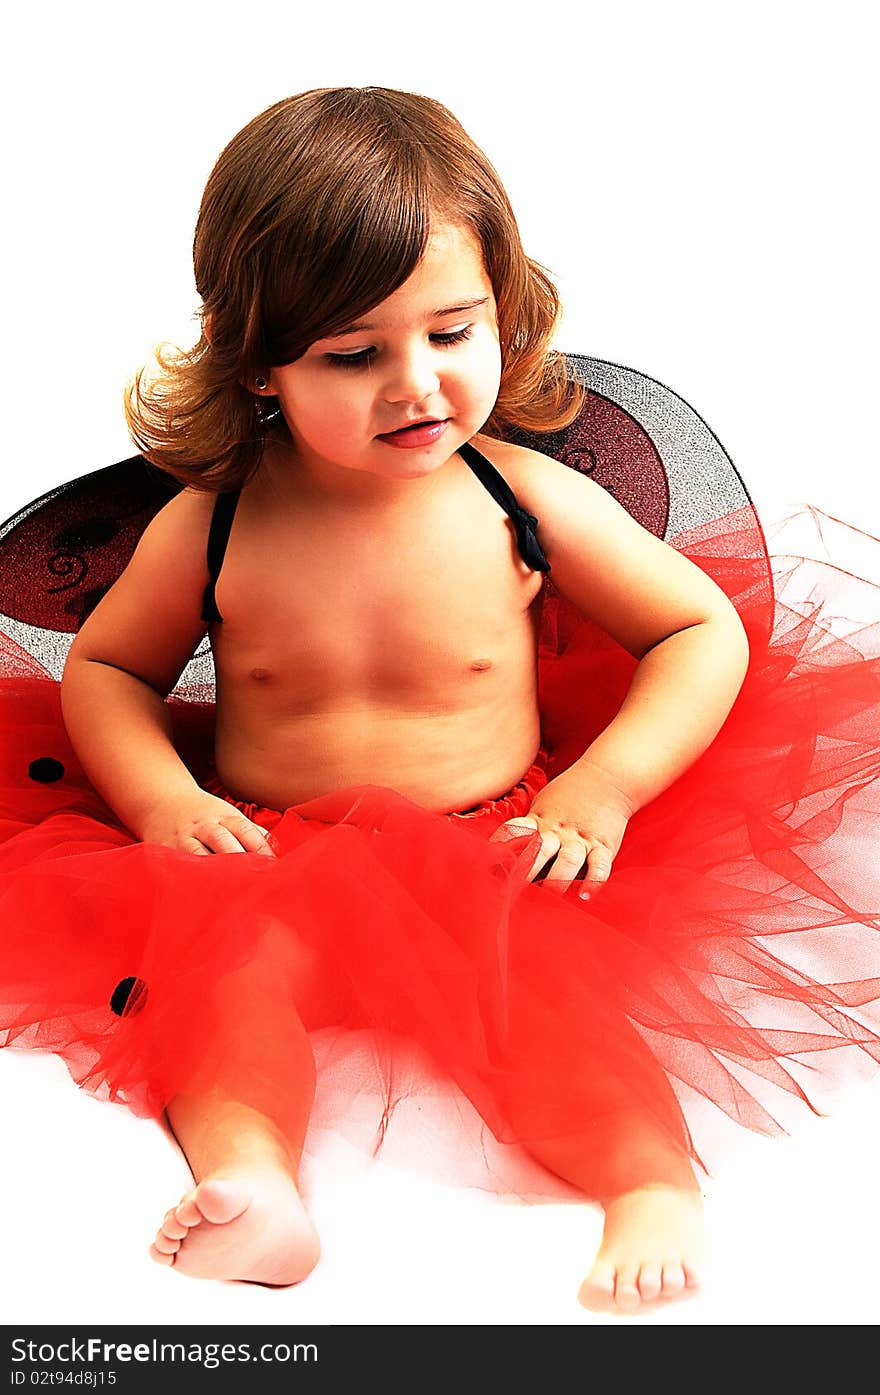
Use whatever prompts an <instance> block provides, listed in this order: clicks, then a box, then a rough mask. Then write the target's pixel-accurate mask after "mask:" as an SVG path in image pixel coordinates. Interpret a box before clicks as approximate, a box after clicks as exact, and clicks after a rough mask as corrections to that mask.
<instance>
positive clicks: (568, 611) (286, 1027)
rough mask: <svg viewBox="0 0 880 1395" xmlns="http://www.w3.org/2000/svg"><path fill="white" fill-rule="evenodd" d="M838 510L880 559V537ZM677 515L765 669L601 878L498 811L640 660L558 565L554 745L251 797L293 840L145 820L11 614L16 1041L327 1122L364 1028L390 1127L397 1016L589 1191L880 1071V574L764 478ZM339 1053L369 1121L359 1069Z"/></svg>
mask: <svg viewBox="0 0 880 1395" xmlns="http://www.w3.org/2000/svg"><path fill="white" fill-rule="evenodd" d="M810 517H812V518H813V519H815V517H816V515H815V514H812V515H810V516H809V517H808V516H807V515H802V516H800V517H799V518H798V519H796V520H795V522H796V523H800V524H803V523H804V522H809V518H810ZM790 522H791V521H789V526H790ZM824 523H825V526H826V527H828V526H830V525H831V524H832V523H833V521H832V520H828V519H827V518H826V519H825V520H824ZM841 527H843V528H844V532H845V533H847V535H848V537H849V539H850V540H851V541H853V542H855V543H858V544H859V545H860V546H861V547H862V548H863V553H862V556H863V557H864V560H865V562H866V563H867V565H868V567H869V568H870V567H871V566H873V567H876V568H878V574H880V567H878V556H880V541H877V540H876V539H873V538H869V537H866V536H865V535H862V534H856V531H855V530H852V529H849V530H848V529H846V528H845V527H844V526H843V525H841ZM841 536H842V535H841ZM672 545H673V546H675V547H676V548H677V549H678V550H679V551H681V552H683V553H684V554H685V555H687V556H688V557H690V559H691V560H692V561H693V562H695V563H696V564H697V565H698V566H700V567H701V568H703V570H705V571H706V572H707V573H708V574H709V575H710V576H712V577H713V578H714V579H715V580H716V581H717V582H718V584H719V585H720V586H722V588H723V589H724V590H725V591H726V593H727V595H728V596H729V597H730V599H731V600H732V601H733V603H734V605H735V606H736V609H737V610H738V612H739V614H740V617H741V618H742V620H743V623H744V625H745V627H746V630H747V633H748V637H749V641H750V647H751V659H750V664H749V669H748V673H747V676H746V679H745V682H744V684H743V687H742V689H741V691H740V693H739V696H738V697H737V699H736V702H735V704H734V706H733V708H732V710H731V712H730V714H729V716H728V718H727V720H726V721H725V723H724V726H723V727H722V729H721V731H720V732H719V734H718V735H717V737H716V738H715V740H714V741H713V742H712V744H711V745H710V747H709V748H708V750H707V751H706V752H705V753H704V754H703V755H702V756H701V757H700V758H699V759H698V760H697V761H696V762H695V763H694V764H693V765H692V766H691V767H690V769H689V770H687V771H686V772H685V773H684V774H683V775H682V776H681V777H680V778H679V779H678V780H676V781H675V783H674V784H673V785H671V786H670V787H669V788H668V789H667V790H666V791H664V792H663V793H662V794H661V795H659V796H658V797H657V798H656V799H654V800H653V801H652V802H651V803H650V804H648V805H646V806H645V807H644V808H642V809H640V810H639V811H638V812H637V813H636V814H634V816H633V817H632V819H631V820H630V822H629V824H628V827H627V830H626V833H625V836H624V840H623V844H622V846H621V848H620V850H619V852H618V854H617V857H616V859H615V862H614V865H613V869H612V872H611V876H610V879H609V880H608V882H607V883H606V884H605V885H604V886H603V887H602V888H601V889H600V890H599V891H598V892H597V893H594V894H593V896H592V897H591V899H589V900H583V899H581V898H580V897H579V896H578V890H579V887H580V882H578V881H576V882H575V883H574V884H573V885H572V887H571V888H570V889H569V890H568V891H567V892H566V893H565V894H564V895H559V894H558V893H554V892H552V891H550V890H549V889H547V888H545V887H544V886H543V884H542V882H543V876H539V877H538V878H537V879H536V880H534V881H530V880H529V872H530V870H531V868H532V866H533V864H534V861H535V857H536V854H537V852H538V849H539V845H540V839H539V836H538V834H537V833H536V832H534V830H528V829H526V830H523V829H522V828H520V829H519V830H517V828H516V826H515V824H514V825H510V826H506V827H504V828H502V825H503V824H505V823H506V821H507V820H511V819H514V820H515V819H516V818H517V817H521V816H523V815H526V814H527V813H528V810H529V807H530V804H531V801H532V800H533V799H534V797H535V795H536V793H537V792H538V790H539V789H540V788H542V786H543V784H544V783H546V781H547V779H552V778H553V776H554V775H555V774H558V773H559V772H560V771H562V770H564V769H566V768H567V767H568V766H569V765H570V764H571V763H572V762H573V761H574V760H576V759H577V758H578V756H579V755H581V754H582V752H583V751H584V750H585V749H586V747H587V746H588V745H589V744H590V743H591V742H592V740H593V739H594V738H595V736H597V735H598V733H599V732H600V731H602V730H603V729H604V727H605V726H607V724H608V722H610V721H611V719H612V718H613V717H614V715H615V713H616V712H617V710H618V709H619V707H620V704H621V702H622V701H623V699H624V697H625V695H626V691H627V688H628V686H629V683H630V680H631V678H632V675H633V673H634V671H635V668H636V661H635V660H634V659H633V658H632V657H631V656H630V655H629V654H627V653H626V652H625V651H624V650H623V649H621V648H620V646H619V645H617V644H616V643H615V642H614V641H613V640H611V639H610V638H609V637H608V636H607V635H605V634H603V633H602V632H601V631H600V630H598V628H597V627H596V626H594V625H593V624H592V623H590V622H588V621H586V620H584V619H583V617H582V616H580V615H579V613H578V612H577V611H575V609H574V608H573V607H572V606H570V605H569V604H568V603H567V602H565V601H564V600H563V599H562V598H561V597H560V596H559V594H558V593H557V592H556V591H555V589H554V588H553V586H552V582H551V581H550V580H549V579H548V581H547V582H546V586H547V592H546V595H545V603H544V611H543V618H542V624H541V632H540V648H539V655H538V660H539V701H540V706H541V717H542V747H541V751H540V753H539V755H538V758H537V760H536V762H535V764H534V765H533V766H532V767H531V768H530V769H529V770H528V771H526V772H524V774H523V777H522V779H521V781H520V782H519V784H517V785H516V786H515V787H514V789H513V790H511V791H509V792H507V793H506V794H505V795H504V796H503V797H500V798H498V799H495V800H491V801H487V802H486V803H485V804H483V805H480V806H478V807H477V808H475V809H472V810H468V811H461V813H460V814H440V813H435V812H431V811H428V810H426V809H424V808H422V807H420V806H418V805H416V804H414V803H412V802H410V801H409V800H408V799H406V798H404V797H403V796H401V795H400V794H399V793H397V792H396V791H395V790H393V789H390V788H385V787H381V786H376V785H363V786H357V787H353V788H348V789H344V790H336V791H334V792H333V793H332V794H328V795H327V796H324V797H321V798H317V799H312V800H308V801H306V802H305V803H302V804H296V805H292V806H291V807H290V808H288V809H285V810H283V811H279V810H274V811H273V810H267V809H265V808H261V807H259V806H256V805H253V804H239V805H238V807H240V808H243V809H244V811H245V813H246V814H247V815H248V816H249V817H250V818H251V819H253V820H254V821H255V822H257V823H260V824H261V825H262V826H263V827H265V828H266V829H268V830H269V831H270V845H271V847H272V849H273V850H274V852H275V853H276V856H275V857H274V858H269V857H266V856H263V855H260V854H257V853H239V854H235V855H229V854H227V855H215V856H213V857H204V856H194V855H193V854H191V853H186V852H182V851H177V850H174V849H171V848H166V847H163V846H160V845H155V844H144V843H140V842H138V841H136V840H135V839H134V838H133V837H132V835H131V834H130V833H129V831H128V830H127V829H126V828H125V827H124V826H123V825H122V824H121V823H120V821H119V820H118V819H117V818H116V817H115V815H114V813H113V811H112V810H111V809H110V808H108V807H107V805H106V804H105V803H103V802H102V800H101V798H100V797H99V796H98V794H97V793H96V792H95V790H94V789H93V788H92V787H91V785H90V784H89V782H88V781H87V779H86V778H85V775H84V774H83V772H82V769H81V767H80V765H79V763H78V761H77V758H76V754H75V752H74V750H73V749H72V747H71V745H70V742H69V741H68V739H67V736H66V734H65V729H64V725H63V722H62V719H61V713H60V703H59V685H58V683H57V681H56V680H55V679H53V678H52V677H51V676H49V675H48V674H47V673H46V672H45V670H43V669H42V668H41V667H40V666H39V665H38V664H37V662H36V661H35V660H34V659H33V658H32V657H31V656H30V654H29V653H27V652H26V651H25V650H24V649H22V648H20V647H19V646H18V645H17V644H15V643H14V641H13V640H12V639H6V641H5V643H4V646H3V649H2V660H0V916H2V926H3V932H2V950H0V1029H2V1035H0V1043H2V1044H4V1045H8V1046H13V1047H22V1048H36V1049H40V1050H46V1051H52V1052H55V1053H57V1054H58V1055H59V1056H60V1057H61V1058H62V1059H63V1060H64V1062H65V1063H66V1065H67V1067H68V1069H69V1071H70V1074H71V1075H72V1077H73V1079H74V1080H75V1081H76V1082H77V1084H78V1085H80V1086H81V1087H82V1088H84V1089H85V1090H88V1091H90V1092H91V1093H93V1094H94V1095H97V1096H99V1097H101V1098H104V1099H110V1100H115V1101H119V1102H121V1103H123V1104H125V1105H127V1106H128V1107H130V1108H131V1109H132V1110H134V1111H135V1112H136V1113H137V1114H140V1115H144V1116H159V1115H160V1114H161V1112H162V1111H163V1109H164V1108H165V1106H166V1105H167V1104H168V1102H169V1100H171V1099H172V1098H173V1097H174V1096H175V1095H176V1094H178V1093H179V1092H181V1091H189V1090H205V1089H211V1088H213V1087H218V1088H221V1089H223V1090H224V1091H228V1092H229V1093H230V1094H232V1095H233V1096H234V1097H236V1098H238V1099H241V1100H243V1101H244V1102H246V1103H248V1104H250V1105H252V1106H253V1107H254V1108H257V1109H259V1110H260V1111H261V1112H263V1113H266V1114H268V1115H269V1116H271V1117H273V1118H275V1119H276V1120H277V1121H278V1123H279V1124H280V1126H281V1127H283V1128H285V1129H289V1130H292V1131H296V1130H300V1131H301V1130H302V1128H303V1127H304V1116H305V1114H307V1112H308V1101H309V1090H310V1088H311V1086H310V1084H309V1081H308V1079H307V1077H308V1064H307V1061H306V1057H305V1056H304V1054H303V1050H302V1043H303V1041H305V1042H308V1041H309V1040H314V1039H317V1034H320V1033H323V1034H324V1037H323V1039H324V1040H326V1034H327V1033H328V1032H329V1033H330V1034H331V1036H332V1038H333V1040H334V1041H337V1042H342V1041H344V1040H345V1038H346V1034H348V1033H350V1034H351V1036H352V1038H357V1039H358V1040H362V1039H363V1034H364V1033H368V1034H370V1036H371V1038H372V1039H374V1040H375V1041H377V1042H379V1043H381V1050H377V1055H376V1060H377V1062H378V1061H381V1063H382V1064H381V1068H380V1073H381V1074H382V1077H383V1089H384V1103H383V1107H382V1109H381V1111H380V1114H381V1117H380V1118H379V1119H378V1120H377V1129H378V1133H379V1135H381V1134H382V1133H383V1131H384V1130H385V1129H386V1128H387V1125H388V1123H389V1120H390V1118H391V1115H392V1113H393V1110H394V1106H395V1103H396V1102H397V1101H398V1100H399V1099H400V1098H401V1096H402V1095H404V1094H409V1093H410V1092H411V1088H412V1085H411V1079H410V1078H409V1077H406V1084H405V1085H404V1084H402V1083H400V1081H398V1080H397V1079H396V1077H395V1074H394V1064H393V1063H394V1060H395V1043H398V1044H400V1046H401V1048H403V1047H404V1046H406V1044H409V1045H411V1046H412V1045H414V1046H415V1047H417V1048H418V1050H419V1051H420V1052H421V1053H422V1054H423V1057H424V1059H425V1061H427V1062H429V1063H430V1065H429V1067H428V1068H427V1070H426V1072H425V1074H424V1076H423V1078H422V1083H421V1086H420V1088H423V1089H424V1090H425V1091H426V1092H427V1091H430V1090H431V1089H432V1088H433V1087H434V1086H436V1085H437V1084H438V1082H454V1085H455V1086H456V1087H457V1089H458V1090H459V1091H462V1092H463V1093H464V1095H465V1096H466V1097H467V1098H468V1099H469V1100H470V1101H471V1103H472V1105H473V1106H474V1107H475V1109H476V1111H477V1112H478V1114H479V1116H480V1117H481V1118H482V1120H483V1121H485V1124H486V1125H488V1127H489V1129H490V1130H491V1132H492V1134H494V1136H495V1138H496V1139H498V1140H500V1141H501V1142H502V1143H508V1144H515V1145H520V1146H521V1147H522V1148H525V1149H526V1150H528V1151H529V1152H530V1153H532V1154H533V1155H534V1156H535V1157H537V1158H538V1159H539V1160H540V1161H541V1162H542V1163H543V1164H545V1165H546V1166H547V1167H549V1168H551V1169H553V1170H557V1171H560V1172H562V1173H563V1174H564V1175H566V1176H568V1177H569V1178H571V1177H572V1176H573V1175H574V1174H573V1168H572V1159H577V1167H578V1169H579V1170H578V1171H577V1173H576V1175H575V1177H574V1179H575V1180H576V1182H577V1184H578V1185H579V1186H582V1187H583V1189H584V1190H586V1191H588V1192H589V1193H590V1194H592V1195H594V1196H604V1195H606V1194H612V1193H613V1192H614V1191H616V1190H619V1189H622V1188H626V1187H627V1186H631V1185H639V1184H640V1183H643V1182H646V1181H673V1182H677V1181H681V1180H682V1175H683V1174H682V1168H683V1167H686V1168H687V1169H688V1173H690V1166H691V1163H692V1162H693V1161H694V1160H697V1161H700V1160H702V1161H703V1162H704V1163H705V1162H706V1160H707V1159H708V1161H709V1164H710V1165H711V1164H712V1163H713V1162H714V1161H715V1157H716V1155H715V1153H714V1151H713V1149H714V1145H715V1142H716V1141H717V1139H718V1138H720V1137H722V1136H723V1132H724V1130H722V1131H721V1132H719V1131H718V1130H717V1129H716V1128H715V1127H714V1125H713V1122H712V1121H713V1118H715V1119H718V1120H720V1119H721V1118H722V1116H724V1117H726V1118H727V1119H728V1120H730V1121H732V1122H733V1123H735V1124H737V1125H743V1126H745V1127H746V1128H749V1129H754V1130H759V1131H763V1132H774V1131H777V1130H778V1129H779V1128H780V1127H782V1126H783V1125H785V1126H788V1125H789V1124H790V1121H791V1119H792V1117H793V1114H792V1112H791V1109H792V1105H794V1106H795V1110H794V1114H796V1113H797V1112H798V1110H799V1109H800V1108H802V1107H803V1106H804V1105H807V1106H809V1107H812V1108H813V1109H817V1108H819V1107H820V1105H821V1103H822V1101H823V1100H824V1099H825V1097H826V1092H827V1089H828V1088H837V1087H838V1086H839V1084H840V1083H841V1082H842V1081H844V1080H848V1079H850V1078H854V1077H857V1076H861V1075H863V1074H864V1073H865V1071H873V1070H874V1069H876V1063H877V1062H878V1061H880V1037H878V1035H877V1033H876V1030H875V1029H877V1030H880V1028H878V1015H877V1007H878V999H880V938H878V914H880V860H878V857H877V850H876V834H877V829H878V813H880V781H878V773H880V720H878V713H880V624H878V621H877V617H878V616H880V588H878V586H877V585H876V584H874V583H873V582H872V581H871V580H869V579H868V578H867V577H865V576H863V575H855V574H854V573H846V572H845V571H844V570H843V569H842V568H841V567H840V566H839V565H838V564H837V563H833V562H827V561H822V560H817V561H810V560H808V559H805V557H804V555H803V553H800V552H791V553H784V552H781V553H777V554H776V555H772V554H771V562H772V578H771V575H770V573H769V571H768V564H767V555H766V553H765V551H764V544H763V540H762V538H761V536H760V534H759V532H758V531H756V526H755V517H754V512H753V510H752V509H751V508H744V509H741V510H738V511H736V512H735V513H732V514H730V515H728V516H727V517H726V518H723V519H720V520H716V521H714V522H713V523H711V524H706V525H701V526H700V527H699V528H697V529H694V530H693V531H691V532H688V533H686V534H680V535H679V536H678V537H676V538H675V539H673V540H672ZM795 593H797V595H796V594H795ZM844 631H846V633H844ZM686 701H687V699H686V695H685V694H683V695H682V711H681V721H682V723H686V722H687V721H688V713H687V706H686ZM169 702H170V705H171V707H172V710H173V716H174V723H175V739H176V742H177V745H178V749H179V751H180V752H181V754H182V755H183V756H184V758H185V759H186V760H187V763H188V764H189V765H190V768H192V769H193V770H194V773H197V778H199V779H200V781H201V782H202V783H203V784H204V786H205V788H207V789H209V790H211V791H212V792H213V793H219V794H221V795H222V796H224V797H227V798H230V799H231V796H227V795H226V794H225V791H224V790H223V789H222V786H220V785H219V783H218V781H217V779H216V775H215V774H214V772H213V770H212V767H211V763H210V746H211V743H210V735H211V730H212V717H213V709H212V708H211V706H210V705H208V704H205V703H202V702H198V701H193V700H190V698H187V696H186V695H183V696H180V695H177V696H173V697H172V698H171V699H169ZM98 719H99V715H98V714H96V720H98ZM233 802H234V801H233ZM493 834H495V835H496V836H495V837H493V836H492V835H493ZM288 1046H289V1050H287V1047H288ZM284 1071H300V1072H301V1073H302V1081H301V1084H302V1088H301V1089H300V1090H298V1091H297V1090H294V1091H291V1089H289V1088H288V1084H289V1082H288V1081H287V1080H286V1078H284V1077H283V1072H284ZM334 1079H335V1081H336V1082H337V1083H336V1086H334V1088H335V1089H336V1092H337V1093H336V1097H335V1098H334V1099H333V1101H332V1104H333V1107H334V1108H335V1110H336V1113H337V1115H338V1117H339V1118H340V1119H342V1120H344V1119H345V1117H346V1115H347V1113H351V1112H352V1111H355V1110H356V1109H357V1107H358V1100H357V1098H356V1094H357V1088H358V1087H357V1083H356V1082H357V1079H358V1077H357V1075H356V1074H354V1073H352V1074H348V1075H346V1073H345V1072H342V1073H341V1074H340V1073H337V1074H336V1076H335V1077H334ZM734 1132H735V1131H734Z"/></svg>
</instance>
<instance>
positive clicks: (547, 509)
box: [479, 441, 733, 657]
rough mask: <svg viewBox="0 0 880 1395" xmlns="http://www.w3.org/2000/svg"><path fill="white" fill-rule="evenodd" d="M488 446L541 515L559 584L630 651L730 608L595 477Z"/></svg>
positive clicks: (531, 454)
mask: <svg viewBox="0 0 880 1395" xmlns="http://www.w3.org/2000/svg"><path fill="white" fill-rule="evenodd" d="M479 449H481V450H482V449H483V446H482V443H481V444H480V446H479ZM485 453H486V455H487V456H488V457H489V459H490V460H491V461H492V464H493V465H495V466H496V467H497V468H498V469H499V470H500V471H501V473H502V474H503V475H504V476H505V478H506V480H507V482H508V484H509V485H510V487H511V489H512V490H513V492H514V494H515V495H516V497H517V499H518V501H519V504H520V506H521V507H522V508H524V509H527V510H528V511H529V513H531V514H533V515H534V516H535V518H536V519H537V520H538V522H537V527H536V532H537V535H538V539H539V541H540V543H541V546H542V547H543V549H544V552H545V553H546V555H547V559H548V561H549V562H550V565H551V568H552V573H551V576H552V580H553V582H554V584H555V586H556V587H557V589H558V590H559V591H560V592H561V593H562V595H563V596H565V597H566V598H567V599H568V600H570V601H572V602H573V604H574V605H576V606H577V607H578V609H579V610H580V611H581V612H582V613H583V614H585V615H588V616H589V617H590V618H592V619H593V620H595V621H596V622H597V623H598V624H599V625H600V626H601V627H602V628H603V629H604V630H606V631H607V632H608V633H609V634H611V635H612V636H613V637H614V638H615V639H617V640H618V641H619V642H620V643H621V644H622V645H623V646H624V648H626V649H628V650H629V652H630V653H631V654H633V655H635V656H636V657H641V656H642V655H643V654H644V653H645V652H646V651H647V649H649V648H650V647H652V646H653V645H655V644H657V643H659V642H660V641H661V640H662V639H664V638H666V637H667V636H668V635H669V634H672V633H673V632H674V631H676V630H679V629H683V628H686V627H687V626H689V625H693V624H698V623H699V622H700V621H701V620H704V619H708V618H710V617H711V616H713V615H715V614H719V613H727V612H729V611H732V609H733V608H732V606H731V605H730V602H729V601H728V599H727V597H726V596H725V595H724V593H723V592H722V591H721V589H720V587H718V586H717V585H716V583H715V582H714V581H712V580H711V578H710V577H709V576H708V575H707V574H706V573H705V572H703V571H702V570H701V569H700V568H699V567H698V566H697V565H696V564H695V563H693V562H691V561H690V559H689V558H687V557H685V556H684V555H683V553H680V552H678V551H677V550H676V549H675V548H674V547H672V546H671V544H669V543H666V542H665V541H663V540H662V539H660V538H658V537H656V536H655V535H654V534H653V533H651V532H649V531H648V529H646V528H643V527H642V525H641V524H640V523H638V522H637V521H636V519H634V518H633V517H632V515H631V514H630V513H629V512H628V511H627V510H626V509H625V508H624V507H623V505H622V504H619V503H618V502H617V500H616V499H615V498H614V497H613V496H612V495H611V494H610V493H609V492H608V490H606V489H603V488H602V486H601V485H599V484H597V483H596V482H595V480H591V479H590V478H589V477H588V476H586V475H583V474H581V472H580V471H579V470H574V469H572V468H571V467H570V466H568V465H563V464H562V462H561V461H559V460H554V459H553V457H552V456H549V455H544V454H543V453H542V452H541V451H537V450H531V449H527V448H525V447H523V446H515V445H511V444H508V443H505V442H499V441H491V442H490V443H489V447H488V449H486V452H485Z"/></svg>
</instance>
